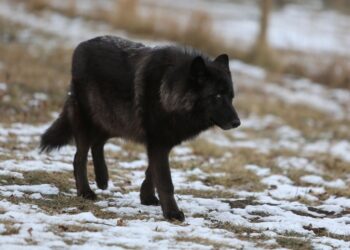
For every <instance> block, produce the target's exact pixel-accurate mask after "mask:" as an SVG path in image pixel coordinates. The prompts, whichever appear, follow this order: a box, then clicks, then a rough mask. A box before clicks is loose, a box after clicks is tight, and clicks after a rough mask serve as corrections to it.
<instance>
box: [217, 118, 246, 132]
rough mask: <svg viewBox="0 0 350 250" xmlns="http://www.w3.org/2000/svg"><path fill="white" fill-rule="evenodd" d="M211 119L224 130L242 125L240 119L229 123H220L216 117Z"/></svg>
mask: <svg viewBox="0 0 350 250" xmlns="http://www.w3.org/2000/svg"><path fill="white" fill-rule="evenodd" d="M211 121H212V122H213V123H214V124H215V125H216V126H218V127H220V128H221V129H222V130H229V129H232V128H237V127H239V126H240V125H241V121H240V120H233V121H231V122H228V123H224V124H220V123H218V122H215V121H214V119H211Z"/></svg>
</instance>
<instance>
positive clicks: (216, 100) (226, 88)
mask: <svg viewBox="0 0 350 250" xmlns="http://www.w3.org/2000/svg"><path fill="white" fill-rule="evenodd" d="M184 72H186V73H185V74H184ZM160 96H161V103H162V104H163V107H164V108H165V109H166V110H167V111H169V112H190V113H193V114H200V115H199V116H200V117H201V118H202V119H203V120H204V121H205V122H206V123H208V124H211V125H214V124H215V125H217V126H219V127H220V128H222V129H224V130H227V129H231V128H236V127H238V126H239V125H240V124H241V122H240V119H239V117H238V115H237V112H236V110H235V108H234V107H233V105H232V101H233V98H234V89H233V83H232V79H231V73H230V69H229V59H228V56H227V55H226V54H222V55H219V56H218V57H217V58H215V59H214V60H213V61H210V60H206V59H203V57H202V56H196V57H195V58H194V59H192V60H191V62H190V63H189V65H186V69H184V68H182V69H181V68H180V69H177V70H175V71H174V72H173V73H172V74H171V77H168V78H167V79H166V80H165V82H163V84H162V86H161V95H160Z"/></svg>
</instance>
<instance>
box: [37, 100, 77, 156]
mask: <svg viewBox="0 0 350 250" xmlns="http://www.w3.org/2000/svg"><path fill="white" fill-rule="evenodd" d="M67 104H68V102H66V104H65V107H64V108H63V111H62V113H61V114H60V116H59V117H58V118H57V119H56V121H54V123H53V124H52V125H51V126H50V127H49V128H48V129H47V130H46V131H45V133H44V134H43V135H42V136H41V142H40V152H44V151H45V152H50V151H52V150H54V149H60V148H61V147H62V146H64V145H67V144H68V143H69V142H70V141H71V140H72V138H73V131H72V127H71V125H70V122H69V117H68V111H67Z"/></svg>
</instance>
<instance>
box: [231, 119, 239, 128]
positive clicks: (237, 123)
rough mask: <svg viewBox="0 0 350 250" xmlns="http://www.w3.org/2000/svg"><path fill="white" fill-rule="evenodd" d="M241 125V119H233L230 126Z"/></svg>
mask: <svg viewBox="0 0 350 250" xmlns="http://www.w3.org/2000/svg"><path fill="white" fill-rule="evenodd" d="M240 125H241V121H240V120H234V121H233V122H232V128H237V127H239V126H240Z"/></svg>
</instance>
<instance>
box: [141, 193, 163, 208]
mask: <svg viewBox="0 0 350 250" xmlns="http://www.w3.org/2000/svg"><path fill="white" fill-rule="evenodd" d="M141 204H142V205H146V206H159V200H158V198H157V197H156V196H155V195H150V196H148V197H146V198H141Z"/></svg>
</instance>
